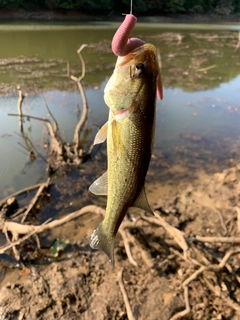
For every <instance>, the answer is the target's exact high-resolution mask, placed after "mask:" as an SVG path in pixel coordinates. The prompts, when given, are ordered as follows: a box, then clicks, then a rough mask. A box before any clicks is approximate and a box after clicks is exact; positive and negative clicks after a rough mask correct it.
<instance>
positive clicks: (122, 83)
mask: <svg viewBox="0 0 240 320" xmlns="http://www.w3.org/2000/svg"><path fill="white" fill-rule="evenodd" d="M158 77H160V71H159V66H158V61H157V52H156V48H155V46H154V45H152V44H148V43H147V44H144V45H142V46H140V47H138V48H136V49H134V50H133V51H131V52H130V53H129V54H127V55H126V56H124V57H118V59H117V63H116V66H115V69H114V72H113V75H112V76H111V78H110V79H109V81H108V83H107V85H106V87H105V90H104V99H105V102H106V104H107V105H108V106H109V108H110V109H111V110H112V112H113V113H114V114H117V113H118V112H122V111H123V110H127V109H129V108H131V106H132V107H133V106H137V105H139V102H140V101H141V104H142V102H143V100H145V99H148V98H149V97H150V96H151V100H152V102H153V103H154V101H155V99H156V87H157V79H158Z"/></svg>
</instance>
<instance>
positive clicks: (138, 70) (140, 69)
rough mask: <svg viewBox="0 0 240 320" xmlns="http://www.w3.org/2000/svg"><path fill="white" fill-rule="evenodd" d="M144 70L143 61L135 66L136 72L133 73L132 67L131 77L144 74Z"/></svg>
mask: <svg viewBox="0 0 240 320" xmlns="http://www.w3.org/2000/svg"><path fill="white" fill-rule="evenodd" d="M143 70H144V64H143V63H139V64H137V65H136V66H135V70H134V72H133V73H132V69H131V68H130V77H131V78H135V77H138V76H140V75H141V74H142V72H143Z"/></svg>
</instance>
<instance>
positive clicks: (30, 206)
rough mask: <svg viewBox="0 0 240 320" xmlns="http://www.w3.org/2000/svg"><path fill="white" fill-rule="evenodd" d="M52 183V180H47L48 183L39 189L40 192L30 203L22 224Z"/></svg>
mask: <svg viewBox="0 0 240 320" xmlns="http://www.w3.org/2000/svg"><path fill="white" fill-rule="evenodd" d="M49 183H50V178H48V179H47V181H46V182H44V183H42V185H41V186H40V187H39V189H38V192H37V193H36V194H35V196H34V198H33V199H32V200H31V202H30V203H29V205H28V207H27V210H26V211H25V212H24V214H23V217H22V220H21V222H22V223H23V222H24V221H25V220H26V219H27V216H28V214H29V212H30V211H31V210H32V208H33V207H34V206H35V204H36V202H37V201H38V199H39V197H40V196H41V194H42V192H43V190H44V189H45V188H48V186H49Z"/></svg>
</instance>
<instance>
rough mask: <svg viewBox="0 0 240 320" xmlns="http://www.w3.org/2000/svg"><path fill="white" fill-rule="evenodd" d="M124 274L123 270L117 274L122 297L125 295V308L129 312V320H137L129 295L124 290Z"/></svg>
mask: <svg viewBox="0 0 240 320" xmlns="http://www.w3.org/2000/svg"><path fill="white" fill-rule="evenodd" d="M122 273H123V268H122V269H121V270H120V271H119V272H118V274H117V280H118V285H119V287H120V290H121V292H122V295H123V300H124V304H125V307H126V310H127V317H128V320H135V318H134V316H133V313H132V310H131V307H130V303H129V300H128V296H127V293H126V291H125V288H124V284H123V279H122Z"/></svg>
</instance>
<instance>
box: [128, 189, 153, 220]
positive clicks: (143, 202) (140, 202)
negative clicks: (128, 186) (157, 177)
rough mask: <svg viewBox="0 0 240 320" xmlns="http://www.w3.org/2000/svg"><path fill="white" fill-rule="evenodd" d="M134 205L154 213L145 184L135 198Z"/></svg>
mask: <svg viewBox="0 0 240 320" xmlns="http://www.w3.org/2000/svg"><path fill="white" fill-rule="evenodd" d="M133 207H137V208H139V209H142V210H144V211H147V212H149V213H151V214H153V212H152V209H151V208H150V205H149V203H148V200H147V196H146V192H145V188H144V186H143V187H142V189H141V191H140V193H139V195H138V197H137V199H136V200H135V202H134V204H133Z"/></svg>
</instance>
